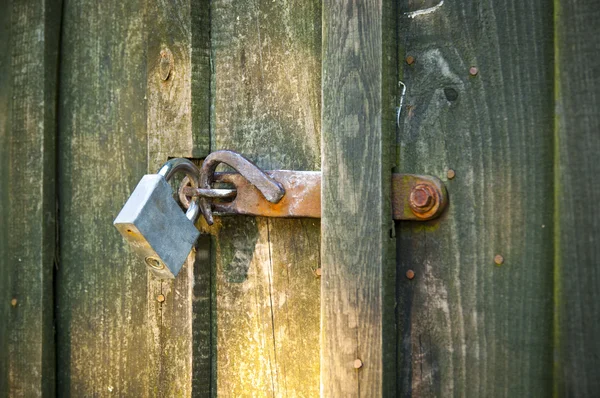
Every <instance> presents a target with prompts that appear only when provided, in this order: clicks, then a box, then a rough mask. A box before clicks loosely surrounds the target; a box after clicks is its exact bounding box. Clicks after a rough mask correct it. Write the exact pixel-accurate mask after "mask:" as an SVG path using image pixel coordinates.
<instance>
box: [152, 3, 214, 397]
mask: <svg viewBox="0 0 600 398" xmlns="http://www.w3.org/2000/svg"><path fill="white" fill-rule="evenodd" d="M209 29H210V20H209V2H208V1H194V2H193V1H190V0H184V1H179V2H178V3H177V4H173V3H172V2H167V1H159V2H155V1H149V2H147V5H146V22H145V30H146V31H147V38H146V45H147V47H146V48H147V86H146V93H147V99H148V101H147V129H148V130H147V131H148V173H156V171H157V170H158V169H159V168H160V166H161V165H162V164H164V163H165V162H166V161H167V160H168V159H169V158H172V157H187V158H200V157H205V156H206V155H208V153H209V152H208V151H209V126H210V118H209V114H210V38H209ZM203 242H204V241H203ZM198 249H199V251H197V252H195V253H192V254H190V257H189V258H188V261H187V262H186V264H185V265H184V267H183V268H182V269H181V271H180V273H179V275H178V276H177V278H176V279H175V280H166V281H160V280H156V279H154V278H153V277H152V276H151V275H149V277H148V303H150V307H151V310H150V311H149V317H150V319H149V321H150V325H149V331H150V333H149V336H148V338H149V339H150V341H149V344H148V347H149V348H150V350H151V352H150V353H149V354H150V358H151V362H152V363H153V364H154V366H153V367H152V376H151V377H153V378H156V379H158V380H159V383H158V395H159V396H164V397H170V396H191V395H192V394H193V395H194V396H209V395H210V391H211V388H212V379H213V378H212V377H211V375H212V362H211V358H210V353H211V345H212V338H211V325H210V320H211V311H212V300H211V288H210V283H209V284H208V286H205V285H206V284H200V286H204V287H207V289H204V290H200V289H196V288H195V287H194V279H195V277H197V278H202V279H203V278H206V277H208V280H209V281H210V275H211V267H210V256H209V254H208V253H207V252H206V251H207V250H209V249H210V245H208V246H207V245H206V244H204V245H201V246H200V247H199V248H198ZM196 255H197V256H198V257H196ZM196 258H198V261H197V262H195V259H196ZM207 265H208V266H207ZM140 266H141V264H140ZM195 268H198V269H199V270H202V271H203V272H202V273H198V272H195V271H197V270H195ZM205 272H208V275H204V273H205ZM161 295H162V296H163V297H164V301H163V302H160V301H158V300H157V297H159V296H161ZM194 319H196V320H195V321H194ZM193 336H194V337H193ZM198 350H199V351H198ZM198 377H200V379H201V380H204V381H205V382H202V383H194V384H193V383H192V379H193V378H198ZM192 384H193V385H192Z"/></svg>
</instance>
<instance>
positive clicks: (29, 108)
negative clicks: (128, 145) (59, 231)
mask: <svg viewBox="0 0 600 398" xmlns="http://www.w3.org/2000/svg"><path fill="white" fill-rule="evenodd" d="M60 14H61V2H60V1H3V2H2V13H0V37H2V40H1V41H0V51H1V52H0V54H1V55H0V70H1V71H2V73H1V74H0V226H1V227H0V253H1V255H0V320H1V321H0V395H1V396H11V397H32V396H47V397H50V396H53V395H54V391H55V390H54V376H55V366H54V326H53V306H54V302H53V297H52V286H53V270H54V264H55V256H56V251H55V242H56V235H55V230H56V195H55V181H56V167H55V164H56V161H55V151H56V90H57V67H58V48H59V33H60Z"/></svg>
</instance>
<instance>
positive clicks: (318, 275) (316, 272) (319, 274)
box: [315, 268, 322, 277]
mask: <svg viewBox="0 0 600 398" xmlns="http://www.w3.org/2000/svg"><path fill="white" fill-rule="evenodd" d="M321 273H322V271H321V268H317V269H316V270H315V275H316V276H317V277H321Z"/></svg>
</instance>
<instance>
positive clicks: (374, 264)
mask: <svg viewBox="0 0 600 398" xmlns="http://www.w3.org/2000/svg"><path fill="white" fill-rule="evenodd" d="M395 15H396V14H395V10H394V9H393V4H392V2H389V3H387V2H385V3H383V4H382V2H381V1H369V2H364V3H350V2H344V1H338V0H327V1H325V2H324V5H323V24H324V26H323V32H324V37H323V83H322V95H323V115H322V124H323V133H322V140H321V142H322V162H321V164H322V173H323V177H322V191H321V207H322V218H321V256H322V263H323V265H322V266H323V281H322V285H321V300H322V302H321V367H322V369H321V395H322V396H325V397H340V396H367V397H378V396H383V395H385V396H394V387H395V382H394V375H395V356H394V347H395V345H394V339H395V336H394V330H393V329H392V330H389V327H390V325H391V326H393V317H392V316H393V311H394V293H393V292H394V291H393V288H394V286H393V281H394V252H393V247H394V240H393V239H391V234H392V228H393V221H392V213H391V203H390V198H391V191H390V189H391V188H390V185H391V169H392V166H393V164H392V161H393V159H392V158H391V156H390V155H391V151H390V148H393V140H392V138H393V136H392V134H391V133H392V132H393V131H394V108H395V106H396V102H395V94H396V87H397V80H396V79H397V77H396V75H397V72H396V68H397V65H396V59H395V56H394V55H395V48H396V47H395V45H396V44H395V28H396V25H395ZM390 282H391V285H390ZM357 359H358V360H360V361H362V367H360V369H356V368H355V366H353V364H354V362H355V360H357Z"/></svg>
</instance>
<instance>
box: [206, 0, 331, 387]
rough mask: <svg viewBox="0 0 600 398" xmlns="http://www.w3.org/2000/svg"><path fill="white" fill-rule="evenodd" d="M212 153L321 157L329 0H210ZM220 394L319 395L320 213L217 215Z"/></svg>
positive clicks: (265, 160) (267, 165)
mask: <svg viewBox="0 0 600 398" xmlns="http://www.w3.org/2000/svg"><path fill="white" fill-rule="evenodd" d="M211 19H212V21H211V40H212V51H213V52H212V61H213V67H214V71H213V72H214V75H213V84H212V88H211V91H212V93H213V96H212V106H213V109H214V113H213V115H212V125H211V149H212V150H217V149H231V150H235V151H237V152H240V153H241V154H243V155H245V156H247V157H248V158H250V159H251V160H253V161H254V162H255V163H256V164H257V165H258V166H260V167H262V168H264V169H291V170H318V169H319V165H320V107H321V102H320V93H321V79H320V65H321V62H320V58H321V57H320V55H321V7H320V2H319V1H313V0H311V1H305V0H297V1H291V2H288V3H286V4H285V5H282V4H278V3H273V2H261V3H257V2H252V1H225V0H216V1H213V2H212V3H211ZM214 231H215V232H216V234H217V236H216V242H215V256H216V267H217V268H216V271H217V279H216V282H215V283H216V295H217V313H216V329H217V330H216V332H217V346H218V348H217V354H216V366H217V373H216V376H217V393H218V394H219V395H222V396H317V395H318V393H319V290H320V280H319V279H318V278H317V277H316V275H315V270H316V269H317V268H318V267H319V222H318V220H274V219H267V218H253V217H252V218H251V217H242V216H238V217H228V218H225V217H224V218H222V219H220V220H219V221H217V222H216V226H215V228H214Z"/></svg>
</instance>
